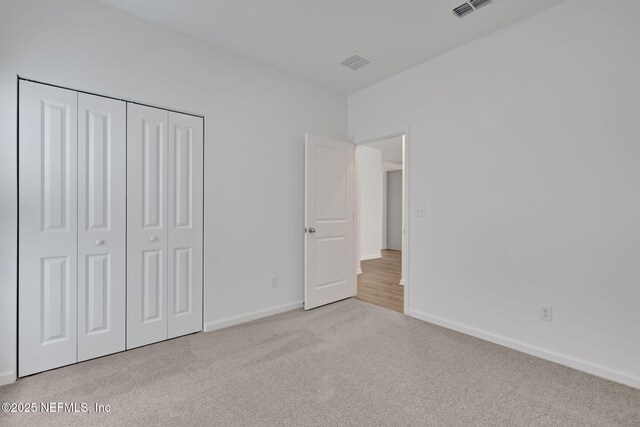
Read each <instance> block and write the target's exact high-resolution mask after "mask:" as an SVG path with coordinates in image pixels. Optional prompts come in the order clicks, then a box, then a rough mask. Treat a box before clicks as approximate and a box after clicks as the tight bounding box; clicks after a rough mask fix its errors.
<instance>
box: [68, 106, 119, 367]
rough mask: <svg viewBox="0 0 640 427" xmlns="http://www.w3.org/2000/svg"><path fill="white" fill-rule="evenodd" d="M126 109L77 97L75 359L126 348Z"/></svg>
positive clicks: (83, 358) (84, 358)
mask: <svg viewBox="0 0 640 427" xmlns="http://www.w3.org/2000/svg"><path fill="white" fill-rule="evenodd" d="M126 111H127V110H126V104H125V103H124V102H123V101H118V100H114V99H109V98H104V97H101V96H93V95H87V94H84V93H80V94H78V361H82V360H87V359H91V358H94V357H98V356H103V355H105V354H110V353H115V352H117V351H122V350H124V349H125V317H126V300H125V298H126V295H125V293H126V271H125V265H126V194H127V193H126V192H127V188H126V172H127V170H126V161H127V159H126V155H127V151H126V150H127V145H126V143H127V130H126V123H127V116H126V114H127V113H126Z"/></svg>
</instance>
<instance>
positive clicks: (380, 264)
mask: <svg viewBox="0 0 640 427" xmlns="http://www.w3.org/2000/svg"><path fill="white" fill-rule="evenodd" d="M381 252H382V258H377V259H371V260H368V261H362V273H361V274H359V275H358V295H356V298H357V299H359V300H362V301H366V302H368V303H371V304H375V305H377V306H380V307H384V308H388V309H390V310H394V311H397V312H399V313H404V286H401V285H400V284H399V283H400V278H401V277H402V252H401V251H394V250H388V249H383V250H382V251H381Z"/></svg>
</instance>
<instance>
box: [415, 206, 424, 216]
mask: <svg viewBox="0 0 640 427" xmlns="http://www.w3.org/2000/svg"><path fill="white" fill-rule="evenodd" d="M424 212H425V209H424V206H416V208H415V213H416V216H424Z"/></svg>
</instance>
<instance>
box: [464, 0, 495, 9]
mask: <svg viewBox="0 0 640 427" xmlns="http://www.w3.org/2000/svg"><path fill="white" fill-rule="evenodd" d="M469 3H471V6H473V7H474V8H476V9H480V8H481V7H482V6H486V5H488V4H489V3H491V0H471V1H470V2H469Z"/></svg>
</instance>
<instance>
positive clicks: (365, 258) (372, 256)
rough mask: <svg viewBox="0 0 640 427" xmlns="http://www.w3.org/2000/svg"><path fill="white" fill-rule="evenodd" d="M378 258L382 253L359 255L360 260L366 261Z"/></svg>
mask: <svg viewBox="0 0 640 427" xmlns="http://www.w3.org/2000/svg"><path fill="white" fill-rule="evenodd" d="M378 258H382V254H381V253H378V254H373V255H362V256H361V257H360V261H367V260H370V259H378Z"/></svg>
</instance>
